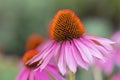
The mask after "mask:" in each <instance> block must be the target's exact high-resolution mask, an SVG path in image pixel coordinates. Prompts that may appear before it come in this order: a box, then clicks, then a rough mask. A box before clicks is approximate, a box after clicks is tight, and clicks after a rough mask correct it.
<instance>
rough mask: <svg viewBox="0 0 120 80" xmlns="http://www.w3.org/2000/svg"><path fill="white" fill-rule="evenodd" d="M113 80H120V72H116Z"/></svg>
mask: <svg viewBox="0 0 120 80" xmlns="http://www.w3.org/2000/svg"><path fill="white" fill-rule="evenodd" d="M112 80H120V73H119V74H116V75H115V76H114V77H113V79H112Z"/></svg>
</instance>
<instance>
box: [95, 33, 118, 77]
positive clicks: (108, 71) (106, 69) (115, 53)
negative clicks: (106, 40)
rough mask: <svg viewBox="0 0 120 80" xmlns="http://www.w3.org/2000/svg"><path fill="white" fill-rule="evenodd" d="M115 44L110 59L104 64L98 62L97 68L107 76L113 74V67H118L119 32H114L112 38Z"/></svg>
mask: <svg viewBox="0 0 120 80" xmlns="http://www.w3.org/2000/svg"><path fill="white" fill-rule="evenodd" d="M111 39H112V40H113V41H115V42H116V44H114V45H115V47H114V49H113V51H112V52H111V53H112V56H111V58H109V59H107V61H106V62H105V63H102V62H98V63H97V66H98V67H99V68H100V69H102V70H103V71H104V72H105V73H106V74H107V75H108V74H111V73H112V72H113V69H114V66H115V65H117V66H118V67H120V31H118V32H116V33H115V34H114V35H113V36H112V38H111Z"/></svg>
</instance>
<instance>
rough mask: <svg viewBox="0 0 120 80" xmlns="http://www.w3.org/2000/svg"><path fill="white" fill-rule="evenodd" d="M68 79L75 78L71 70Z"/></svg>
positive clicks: (72, 79) (73, 79)
mask: <svg viewBox="0 0 120 80" xmlns="http://www.w3.org/2000/svg"><path fill="white" fill-rule="evenodd" d="M69 78H70V79H69V80H75V74H74V73H73V72H70V76H69Z"/></svg>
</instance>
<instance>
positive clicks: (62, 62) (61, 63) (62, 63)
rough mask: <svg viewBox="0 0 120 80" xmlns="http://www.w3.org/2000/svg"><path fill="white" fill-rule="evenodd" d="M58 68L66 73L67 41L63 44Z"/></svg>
mask: <svg viewBox="0 0 120 80" xmlns="http://www.w3.org/2000/svg"><path fill="white" fill-rule="evenodd" d="M58 68H59V70H60V72H61V73H62V75H64V74H65V73H66V62H65V42H64V43H63V44H62V46H61V52H60V57H59V60H58Z"/></svg>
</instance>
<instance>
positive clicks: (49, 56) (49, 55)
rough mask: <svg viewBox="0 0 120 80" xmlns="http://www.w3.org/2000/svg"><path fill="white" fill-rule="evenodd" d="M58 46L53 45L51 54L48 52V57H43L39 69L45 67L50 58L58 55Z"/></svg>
mask: <svg viewBox="0 0 120 80" xmlns="http://www.w3.org/2000/svg"><path fill="white" fill-rule="evenodd" d="M59 48H60V46H59V45H58V44H54V46H53V48H52V50H51V52H49V54H48V55H46V57H43V59H44V61H43V63H42V64H41V66H40V69H41V70H42V69H44V68H45V67H46V65H47V64H48V62H50V60H51V59H52V57H53V56H54V55H55V54H56V53H58V50H59Z"/></svg>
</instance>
